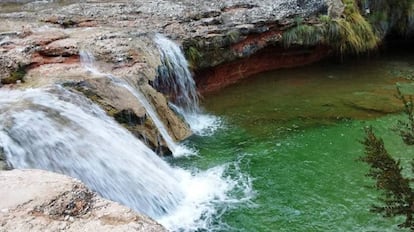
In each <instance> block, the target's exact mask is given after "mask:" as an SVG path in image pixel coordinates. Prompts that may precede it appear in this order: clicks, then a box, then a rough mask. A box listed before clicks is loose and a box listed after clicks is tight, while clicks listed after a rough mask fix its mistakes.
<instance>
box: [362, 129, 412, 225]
mask: <svg viewBox="0 0 414 232" xmlns="http://www.w3.org/2000/svg"><path fill="white" fill-rule="evenodd" d="M361 143H362V144H363V145H364V147H365V156H364V157H361V161H363V162H365V163H367V164H369V165H370V170H369V172H368V174H367V176H369V177H371V178H372V179H374V180H375V181H376V184H375V187H376V188H377V189H378V190H381V193H382V198H381V201H382V202H383V205H374V206H373V207H372V211H373V212H376V213H381V214H382V215H383V216H384V217H395V216H405V222H404V223H403V224H400V225H399V226H400V227H406V228H410V229H411V230H413V231H414V222H413V214H414V192H413V189H412V188H411V187H410V181H411V179H410V178H407V177H404V176H403V175H402V173H401V171H402V168H401V165H400V161H396V160H395V159H394V158H393V157H392V156H391V155H390V154H389V153H388V152H387V150H386V149H385V147H384V142H383V140H382V139H379V138H377V137H376V136H375V134H374V132H373V131H372V128H371V127H369V128H366V129H365V139H364V140H363V141H362V142H361Z"/></svg>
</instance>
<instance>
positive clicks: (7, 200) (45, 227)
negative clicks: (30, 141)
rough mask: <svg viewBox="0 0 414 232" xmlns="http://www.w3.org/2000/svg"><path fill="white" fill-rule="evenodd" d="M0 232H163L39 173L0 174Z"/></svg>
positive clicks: (68, 181)
mask: <svg viewBox="0 0 414 232" xmlns="http://www.w3.org/2000/svg"><path fill="white" fill-rule="evenodd" d="M0 185H1V186H3V187H2V188H0V199H1V201H0V231H1V232H3V231H4V232H6V231H7V232H12V231H16V232H21V231H145V232H160V231H166V230H165V229H164V228H163V227H162V226H161V225H159V224H158V223H156V222H155V221H153V220H152V219H150V218H148V217H146V216H143V215H140V214H137V213H136V212H133V211H132V210H131V209H128V208H127V207H125V206H121V205H119V204H118V203H115V202H111V201H109V200H105V199H103V198H101V197H99V196H97V195H96V194H95V193H93V192H91V191H90V190H89V189H88V188H86V187H85V185H84V184H82V183H81V182H79V181H78V180H75V179H72V178H70V177H67V176H63V175H60V174H56V173H51V172H46V171H41V170H12V171H0Z"/></svg>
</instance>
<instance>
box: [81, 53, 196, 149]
mask: <svg viewBox="0 0 414 232" xmlns="http://www.w3.org/2000/svg"><path fill="white" fill-rule="evenodd" d="M80 57H81V63H82V64H83V66H84V67H85V68H86V69H87V70H88V71H90V72H91V73H93V74H95V75H99V76H104V77H106V78H109V79H110V80H111V81H112V82H113V83H114V84H116V85H118V86H120V87H123V88H125V89H126V90H128V92H130V93H131V94H132V95H133V96H134V97H135V98H136V99H137V100H138V102H139V103H141V105H142V106H144V108H145V110H146V112H147V113H148V115H149V117H150V118H151V119H152V121H153V122H154V125H155V126H156V127H157V129H158V132H159V133H160V134H161V136H162V138H163V139H164V141H165V143H166V144H167V146H168V148H169V149H170V151H171V152H172V154H173V155H174V156H182V155H185V154H189V153H192V151H190V150H189V149H187V148H185V147H184V146H179V145H178V144H176V143H175V142H174V140H173V138H171V136H170V135H169V134H168V132H167V129H166V128H165V126H164V123H162V121H161V119H160V118H159V116H158V114H157V113H156V112H155V110H154V108H153V107H152V105H151V104H150V103H149V102H148V100H147V99H146V98H145V96H144V95H143V94H142V93H141V91H139V90H138V89H136V88H134V87H132V86H131V85H130V84H128V83H127V82H126V81H125V80H123V79H121V78H118V77H116V76H114V75H111V74H105V73H102V72H100V71H99V70H98V69H97V68H96V65H95V63H96V62H95V58H94V56H93V55H92V54H91V53H89V52H86V51H81V52H80Z"/></svg>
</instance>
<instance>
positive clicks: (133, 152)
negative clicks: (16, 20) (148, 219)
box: [0, 87, 253, 231]
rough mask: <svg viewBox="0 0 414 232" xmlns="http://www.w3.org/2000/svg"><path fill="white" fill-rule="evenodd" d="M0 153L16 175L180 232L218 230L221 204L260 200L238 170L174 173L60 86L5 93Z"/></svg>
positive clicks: (0, 103)
mask: <svg viewBox="0 0 414 232" xmlns="http://www.w3.org/2000/svg"><path fill="white" fill-rule="evenodd" d="M0 148H2V149H3V150H4V153H5V156H6V160H7V162H8V164H10V165H11V166H12V167H14V168H39V169H45V170H50V171H54V172H58V173H62V174H66V175H70V176H72V177H76V178H78V179H80V180H81V181H83V182H84V183H85V184H87V185H88V186H89V187H90V188H92V189H93V190H95V191H97V192H98V193H99V194H100V195H102V196H104V197H106V198H108V199H112V200H114V201H118V202H120V203H123V204H125V205H126V206H129V207H131V208H133V209H135V210H136V211H139V212H141V213H145V214H147V215H149V216H152V217H153V218H154V219H156V220H158V221H159V222H160V223H162V224H163V225H164V226H166V227H167V228H168V229H170V230H173V231H198V230H204V231H214V229H213V227H212V224H211V223H212V219H211V218H212V217H213V216H214V215H216V214H217V213H218V212H217V210H218V209H217V205H224V207H225V208H227V207H229V206H228V205H229V204H230V205H233V204H237V203H239V202H245V201H246V200H247V201H248V199H249V197H251V193H253V191H252V188H251V182H250V179H249V178H248V177H247V178H246V176H244V175H243V174H242V173H241V172H236V173H237V175H234V174H232V176H231V177H230V176H229V174H226V172H227V171H228V170H229V168H230V169H234V167H236V168H237V164H224V165H220V166H217V167H213V168H211V169H208V170H206V171H202V172H201V171H197V170H192V172H188V171H185V170H183V169H179V168H172V167H170V166H169V165H168V164H167V163H166V162H165V161H163V160H162V159H161V158H159V157H158V156H157V155H156V154H155V153H154V152H152V151H151V150H150V149H149V148H147V147H146V146H145V145H144V144H143V143H142V142H141V141H139V140H138V139H137V138H135V137H134V136H133V135H132V134H131V133H129V131H127V130H126V129H124V128H123V127H121V126H120V125H118V124H117V123H116V122H115V121H114V120H113V119H112V118H110V117H109V116H107V115H106V113H105V112H104V111H103V110H101V109H100V108H99V107H98V106H96V105H94V104H93V103H92V102H91V101H89V100H88V99H86V98H85V97H83V96H80V95H77V94H74V93H72V92H70V91H68V90H65V89H63V88H61V87H55V88H50V89H47V90H46V89H28V90H24V91H21V90H3V89H0ZM240 190H243V191H246V193H245V194H244V195H243V197H242V199H240V200H238V199H239V196H238V197H234V196H232V194H231V192H232V191H236V192H237V191H240ZM244 197H245V198H244ZM218 230H219V231H220V228H219V229H218Z"/></svg>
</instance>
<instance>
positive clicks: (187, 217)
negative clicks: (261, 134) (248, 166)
mask: <svg viewBox="0 0 414 232" xmlns="http://www.w3.org/2000/svg"><path fill="white" fill-rule="evenodd" d="M229 172H231V173H233V174H232V175H231V174H230V173H229ZM180 179H181V180H182V181H181V184H183V186H186V187H185V188H184V189H185V192H184V195H185V198H184V199H183V201H181V202H180V204H179V205H178V206H177V208H176V209H175V210H173V211H172V212H171V213H169V214H167V215H165V216H164V217H161V218H159V219H158V221H159V222H160V223H161V224H162V225H164V226H165V227H166V228H168V229H169V230H171V231H182V232H192V231H224V230H227V229H225V228H227V227H228V225H226V224H225V223H222V222H220V219H219V218H220V216H221V215H222V214H224V213H225V212H226V211H228V210H231V209H234V208H238V207H241V206H242V205H248V206H253V205H254V204H253V203H252V202H251V200H252V198H253V197H254V196H255V194H256V193H255V191H254V190H253V187H252V180H251V178H250V177H249V176H247V175H244V174H243V173H242V172H241V170H240V167H239V163H238V162H235V163H232V164H224V165H220V166H217V167H214V168H210V169H208V170H206V171H203V172H196V173H195V174H192V175H190V174H189V173H188V172H181V174H180Z"/></svg>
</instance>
